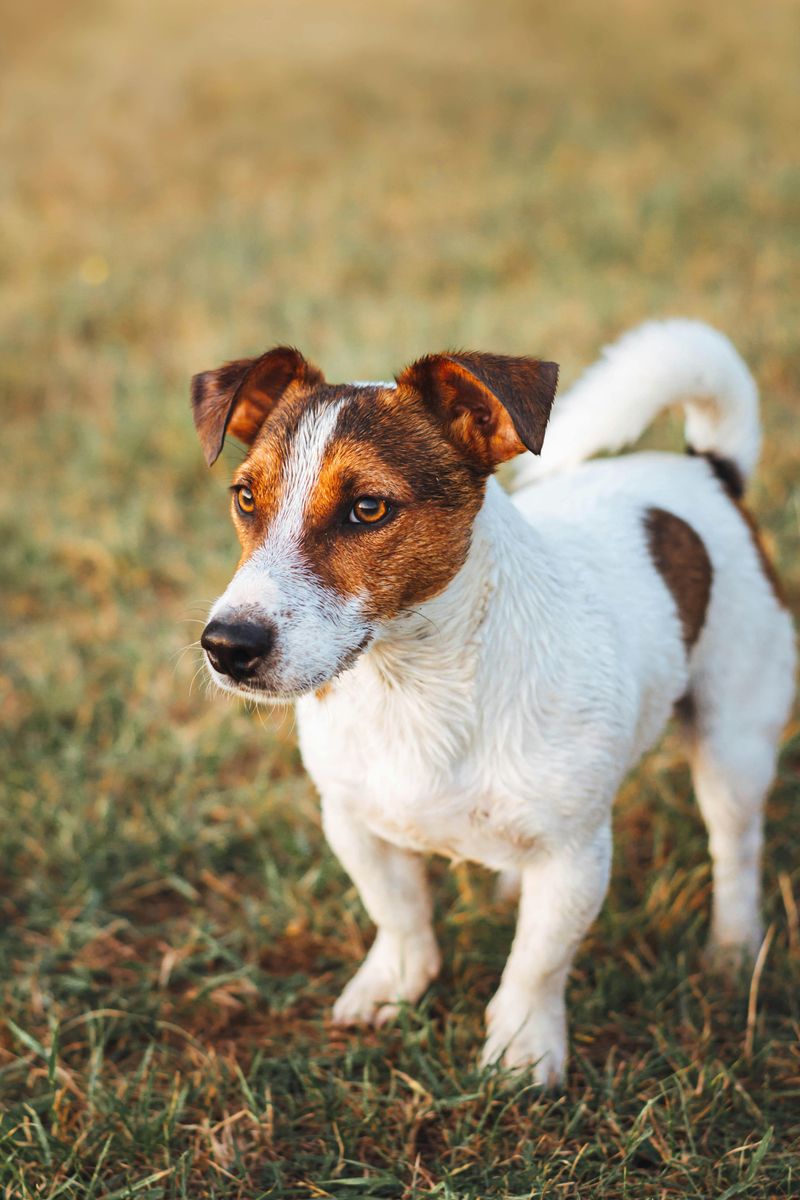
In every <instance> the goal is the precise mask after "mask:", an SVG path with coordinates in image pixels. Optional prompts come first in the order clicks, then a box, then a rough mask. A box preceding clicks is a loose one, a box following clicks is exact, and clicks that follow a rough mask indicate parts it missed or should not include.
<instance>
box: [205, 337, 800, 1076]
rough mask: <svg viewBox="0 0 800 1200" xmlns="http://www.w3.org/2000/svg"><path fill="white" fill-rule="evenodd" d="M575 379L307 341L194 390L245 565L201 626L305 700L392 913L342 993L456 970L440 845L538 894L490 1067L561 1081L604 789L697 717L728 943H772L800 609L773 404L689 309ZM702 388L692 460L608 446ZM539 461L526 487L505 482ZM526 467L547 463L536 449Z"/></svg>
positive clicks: (399, 987)
mask: <svg viewBox="0 0 800 1200" xmlns="http://www.w3.org/2000/svg"><path fill="white" fill-rule="evenodd" d="M557 376H558V368H557V367H556V365H555V364H554V363H549V362H541V361H539V360H537V359H534V358H512V357H506V356H504V355H497V354H483V353H473V352H469V353H462V352H456V353H444V354H431V355H428V356H427V357H425V358H422V359H420V360H419V361H417V362H415V363H413V364H412V365H411V366H408V367H406V368H405V370H403V371H402V372H401V373H400V374H399V375H398V376H397V379H396V381H395V382H394V383H345V384H330V383H327V382H326V381H325V379H324V377H323V375H322V373H321V372H320V371H319V370H318V369H317V368H316V367H314V366H312V365H311V364H310V363H309V362H307V361H306V359H304V358H303V356H302V355H301V354H300V353H299V352H298V351H297V350H294V349H291V348H289V347H285V346H281V347H278V348H276V349H274V350H270V351H268V352H267V353H266V354H263V355H261V357H259V358H251V359H240V360H238V361H236V362H231V363H228V364H227V365H225V366H222V367H219V368H218V369H217V370H214V371H207V372H204V373H203V374H200V375H196V376H195V377H194V379H193V382H192V404H193V409H194V420H195V424H196V426H197V431H198V434H199V436H200V441H201V443H202V447H203V450H204V452H205V457H206V460H207V461H208V463H209V465H210V464H211V463H213V462H214V461H215V459H216V458H217V456H218V455H219V453H220V450H221V449H222V444H223V441H224V439H225V435H226V433H230V434H231V435H232V436H233V437H235V438H238V439H239V440H240V441H242V442H244V443H245V444H246V445H247V446H249V448H250V449H249V453H248V454H247V457H246V458H245V459H244V461H243V462H242V463H241V465H240V466H239V467H238V468H237V470H236V473H235V476H234V481H233V488H232V492H233V497H232V510H233V521H234V524H235V526H236V531H237V533H238V535H239V539H240V542H241V545H242V557H241V560H240V562H239V566H238V569H237V571H236V573H235V575H234V576H233V579H232V580H231V582H230V584H229V586H228V588H227V590H226V591H225V592H224V594H223V595H222V596H221V597H220V599H219V600H217V602H216V603H215V604H214V606H213V608H212V609H211V613H210V618H209V622H208V625H207V626H206V628H205V631H204V633H203V636H202V639H201V642H202V646H203V649H204V651H205V656H206V660H207V664H208V668H209V671H210V674H211V677H212V679H213V680H214V682H215V683H217V684H218V685H219V686H220V687H221V688H223V689H224V690H226V691H228V692H233V693H235V694H237V695H241V696H245V697H247V698H248V699H251V700H255V701H261V700H263V701H275V700H281V701H288V700H296V701H297V714H298V728H299V734H300V745H301V749H302V754H303V760H304V763H305V765H306V767H307V769H308V771H309V773H310V775H311V777H312V779H313V780H314V783H315V784H316V786H317V788H318V790H319V792H320V795H321V797H322V819H323V825H324V829H325V834H326V837H327V839H328V841H329V843H330V845H331V847H332V849H333V851H334V852H335V853H336V855H337V856H338V857H339V859H340V861H341V863H342V864H343V866H344V867H345V869H346V870H347V872H348V873H349V874H350V876H351V878H352V879H353V881H354V883H355V884H356V886H357V887H358V890H359V892H360V894H361V897H362V899H363V901H364V905H365V907H366V909H367V912H368V913H369V915H370V917H371V918H372V920H373V921H374V922H375V925H376V926H377V934H376V937H375V941H374V943H373V945H372V948H371V949H370V951H369V953H368V955H367V957H366V959H365V960H364V962H363V964H362V965H361V967H360V968H359V970H358V971H357V973H356V974H355V976H354V977H353V978H352V979H351V980H350V982H349V983H348V985H347V986H346V988H345V989H344V991H343V993H342V995H341V996H340V997H339V999H338V1000H337V1002H336V1004H335V1005H334V1008H333V1020H334V1021H335V1022H336V1023H338V1024H342V1025H351V1024H356V1023H360V1022H372V1023H375V1024H381V1023H383V1022H384V1021H387V1020H389V1019H390V1018H391V1017H392V1016H393V1015H394V1014H395V1013H396V1012H397V1010H398V1006H399V1005H400V1004H402V1003H404V1002H406V1003H413V1002H414V1001H416V1000H417V999H418V998H419V997H420V995H421V994H422V993H423V992H424V991H425V989H426V987H427V986H428V984H429V983H430V981H431V980H432V979H433V978H434V976H435V975H436V973H437V971H438V970H439V965H440V955H439V950H438V948H437V943H436V937H435V935H434V931H433V927H432V923H431V898H430V894H429V889H428V884H427V881H426V872H425V866H424V856H425V855H426V854H443V855H447V856H448V857H450V858H451V859H454V860H458V859H468V860H471V861H473V862H478V863H483V864H485V865H486V866H487V867H490V868H492V869H494V870H496V871H499V872H501V873H504V877H505V879H506V880H508V877H509V876H510V875H512V874H513V875H514V876H516V877H517V878H518V881H519V917H518V923H517V930H516V935H515V937H514V942H513V945H512V948H511V952H510V954H509V957H508V961H507V963H506V966H505V969H504V971H503V975H502V980H501V982H500V986H499V988H498V990H497V993H496V994H495V996H494V998H493V1000H492V1001H491V1003H490V1005H489V1007H488V1011H487V1038H486V1043H485V1046H484V1050H483V1056H482V1062H483V1063H484V1064H485V1065H490V1064H496V1063H499V1064H502V1066H504V1067H506V1068H509V1069H521V1068H530V1069H532V1071H533V1074H534V1078H535V1079H536V1081H538V1082H539V1083H541V1084H553V1083H556V1082H558V1081H559V1080H560V1079H562V1077H563V1073H564V1068H565V1060H566V1052H567V1021H566V1009H565V999H564V993H565V985H566V981H567V975H568V972H569V969H570V964H571V962H572V959H573V956H574V955H575V952H576V950H577V947H578V945H579V943H580V941H581V938H582V937H583V935H584V934H585V932H586V930H587V928H588V927H589V925H590V924H591V922H592V921H593V920H594V918H595V916H596V915H597V912H598V910H599V909H600V906H601V904H602V902H603V897H604V895H605V892H606V888H607V885H608V878H609V864H610V862H611V806H612V802H613V800H614V795H615V793H616V792H617V790H618V788H619V786H620V783H621V781H622V780H623V779H624V777H625V775H626V773H627V772H628V771H630V769H631V767H633V765H634V764H635V763H636V761H637V760H638V759H639V757H640V756H641V755H642V753H643V752H644V751H646V750H647V749H648V748H649V747H651V746H653V744H654V743H655V742H656V741H657V740H658V738H659V737H660V736H661V734H662V732H663V730H664V726H665V725H666V723H667V721H668V719H669V717H670V714H671V713H672V712H673V710H674V709H676V708H677V711H678V713H679V714H680V716H681V717H682V721H683V726H684V729H685V733H686V747H687V752H688V756H689V759H690V762H691V768H692V776H693V781H694V788H695V792H696V794H697V799H698V802H699V805H700V810H701V812H702V814H703V818H704V820H705V822H706V825H707V827H708V835H709V845H710V851H711V858H712V861H713V881H714V899H713V915H712V918H711V950H712V951H713V952H714V953H715V954H716V955H717V956H720V955H721V956H722V957H723V958H726V957H730V956H732V955H741V954H742V953H747V954H752V953H753V952H754V951H755V950H757V948H758V946H759V942H760V939H761V922H760V916H759V899H760V856H761V848H762V842H763V810H764V800H765V795H766V793H767V790H768V788H769V786H770V783H771V781H772V779H773V775H774V772H775V763H776V754H777V746H778V742H779V738H780V735H781V731H782V728H783V726H784V723H785V721H786V718H787V715H788V713H789V709H790V705H791V700H792V695H793V691H794V653H795V652H794V635H793V627H792V622H791V618H790V615H789V612H788V610H787V607H786V604H785V601H784V600H783V598H782V594H781V590H780V586H779V584H778V581H777V579H776V577H775V575H774V572H773V571H772V568H771V566H770V563H769V561H768V559H767V557H766V555H765V553H764V550H763V548H762V546H761V543H760V541H759V537H758V533H757V531H756V528H755V525H754V523H753V520H752V518H751V517H750V516H749V514H748V512H747V511H746V510H745V509H744V508H743V507H742V505H741V503H740V496H741V493H742V490H743V486H744V481H745V480H746V479H747V478H748V476H749V475H750V473H751V472H752V470H753V468H754V466H755V464H756V460H757V457H758V453H759V445H760V427H759V419H758V396H757V391H756V387H755V384H754V382H753V379H752V376H751V375H750V373H749V371H748V369H747V367H746V366H745V364H744V363H743V361H742V359H741V358H740V357H739V355H738V353H737V352H736V351H735V350H734V348H733V346H732V345H731V344H730V342H729V341H728V340H727V339H726V338H725V337H723V336H722V335H721V334H719V333H717V332H715V331H714V330H712V329H710V328H708V327H707V326H705V325H702V324H699V323H696V322H692V321H684V320H670V321H665V322H660V323H650V324H646V325H643V326H641V327H640V328H638V329H635V330H634V331H633V332H631V333H629V334H627V335H626V336H625V337H623V338H622V339H621V340H620V341H619V342H618V343H616V344H615V345H613V346H611V347H610V348H608V349H607V350H606V351H605V353H604V356H603V357H602V359H601V360H600V361H599V362H598V363H597V364H596V365H595V366H594V367H592V368H591V369H590V370H589V371H588V372H587V373H586V375H584V377H583V378H582V379H581V380H580V381H579V382H578V383H577V385H576V386H575V387H573V388H572V390H571V391H569V392H568V393H567V394H566V395H565V396H564V398H563V399H562V400H561V401H560V402H559V404H558V405H556V407H555V411H554V414H553V420H552V422H550V428H549V432H548V434H547V441H546V442H545V430H546V428H547V426H548V419H549V417H550V409H551V406H552V404H553V398H554V395H555V391H556V384H557ZM675 403H679V404H682V405H683V407H684V409H685V412H686V436H687V442H688V446H689V453H690V456H689V457H686V456H683V455H677V454H666V453H639V454H631V455H628V456H625V457H622V458H613V459H605V460H601V461H596V462H586V461H585V460H586V459H587V458H588V457H589V456H590V455H592V454H595V453H597V452H598V451H603V450H617V449H619V448H621V447H622V446H623V445H624V444H626V443H628V442H630V441H633V440H634V439H636V438H637V437H638V436H639V435H640V434H641V433H642V431H643V430H644V429H645V427H646V426H647V425H648V424H649V423H650V422H651V420H652V419H653V418H654V417H655V416H656V414H657V413H658V412H659V411H660V410H661V409H663V408H665V407H666V406H668V405H671V404H675ZM525 451H529V452H532V454H531V453H528V454H527V455H526V456H525V458H524V459H523V460H521V468H520V470H519V472H518V478H517V483H518V487H517V490H516V491H515V493H514V494H513V495H509V494H507V493H506V492H505V491H503V489H502V488H501V487H500V485H499V484H498V482H497V481H496V480H495V479H493V478H492V475H493V473H494V471H495V468H496V467H497V466H498V464H500V463H503V462H505V461H506V460H508V459H511V458H513V457H515V456H516V455H518V454H523V453H524V452H525ZM533 455H541V457H540V458H538V459H537V458H534V457H533Z"/></svg>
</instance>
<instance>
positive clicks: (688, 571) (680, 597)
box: [644, 508, 713, 650]
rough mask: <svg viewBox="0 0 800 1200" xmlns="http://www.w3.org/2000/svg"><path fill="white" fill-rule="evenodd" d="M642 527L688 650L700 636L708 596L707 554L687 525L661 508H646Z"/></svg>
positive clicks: (709, 590)
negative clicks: (670, 599) (669, 594)
mask: <svg viewBox="0 0 800 1200" xmlns="http://www.w3.org/2000/svg"><path fill="white" fill-rule="evenodd" d="M644 524H645V530H646V532H647V543H648V546H649V549H650V557H651V558H652V560H653V562H654V564H655V567H656V570H657V571H658V572H659V574H660V575H661V577H662V578H663V580H664V582H665V583H666V585H667V587H668V588H669V590H670V592H671V593H672V598H673V600H674V601H675V605H676V608H677V609H678V616H679V618H680V622H681V629H682V630H683V642H684V645H685V647H686V649H687V650H690V649H691V647H692V646H693V645H694V644H695V642H696V641H697V639H698V637H699V636H700V631H701V630H702V628H703V622H704V621H705V616H706V609H707V608H708V601H709V597H710V595H711V578H712V573H713V572H712V567H711V560H710V558H709V557H708V551H707V550H706V548H705V546H704V544H703V541H702V539H701V538H700V537H699V536H698V534H697V533H695V531H694V529H692V527H691V525H688V524H687V523H686V521H683V520H682V519H681V518H680V517H676V516H675V514H674V513H671V512H667V510H666V509H664V508H649V509H648V510H647V512H646V513H645V518H644Z"/></svg>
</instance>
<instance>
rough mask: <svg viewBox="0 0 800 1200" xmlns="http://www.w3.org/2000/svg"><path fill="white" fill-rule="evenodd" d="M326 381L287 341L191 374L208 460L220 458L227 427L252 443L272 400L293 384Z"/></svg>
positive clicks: (194, 405)
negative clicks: (283, 344)
mask: <svg viewBox="0 0 800 1200" xmlns="http://www.w3.org/2000/svg"><path fill="white" fill-rule="evenodd" d="M323 382H324V377H323V375H322V372H321V371H319V370H317V368H316V367H314V366H312V365H311V363H309V362H306V360H305V359H304V358H303V356H302V354H300V352H299V351H298V350H295V349H294V348H293V347H291V346H276V347H275V349H274V350H269V351H267V353H266V354H262V355H261V356H260V357H258V358H239V359H237V360H236V361H235V362H229V363H225V364H224V366H221V367H217V368H216V370H214V371H202V372H201V373H200V374H199V375H195V376H194V377H193V379H192V411H193V413H194V423H195V427H196V429H197V435H198V437H199V438H200V444H201V445H202V447H203V452H204V454H205V456H206V462H207V463H208V465H209V466H212V465H213V464H214V463H215V462H216V460H217V459H218V458H219V455H220V451H221V450H222V446H223V443H224V441H225V435H226V433H230V434H232V435H233V437H235V438H238V439H239V440H240V441H242V442H244V443H245V444H246V445H248V446H249V445H250V444H251V443H252V442H253V441H254V440H255V438H256V436H257V434H258V432H259V430H260V429H261V427H262V425H263V424H264V421H265V420H266V418H267V417H268V416H269V414H270V413H271V412H272V410H273V408H274V407H275V405H276V404H277V403H278V401H279V400H280V399H281V397H282V396H283V395H284V393H285V392H286V390H287V389H288V388H289V387H290V386H292V385H295V386H298V385H300V386H303V387H305V388H308V387H313V386H315V385H317V384H321V383H323Z"/></svg>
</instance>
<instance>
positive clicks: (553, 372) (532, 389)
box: [397, 352, 558, 471]
mask: <svg viewBox="0 0 800 1200" xmlns="http://www.w3.org/2000/svg"><path fill="white" fill-rule="evenodd" d="M397 382H398V384H399V385H400V386H403V385H405V386H408V387H412V388H413V389H414V390H415V391H417V392H418V393H420V395H422V396H423V398H424V399H425V400H427V401H428V403H429V404H431V405H433V407H434V409H435V410H436V411H437V413H438V415H439V416H440V417H441V419H442V420H443V421H444V422H445V424H446V426H447V429H448V433H449V436H450V437H451V438H452V440H453V441H454V442H456V443H457V444H458V445H460V446H461V447H462V449H464V450H466V451H467V453H468V454H469V455H470V456H471V457H472V458H474V459H477V461H478V462H479V463H480V465H481V466H482V467H483V468H484V469H485V470H487V471H493V470H494V469H495V467H496V466H497V465H498V464H499V463H501V462H505V461H506V460H507V459H509V458H513V457H514V456H515V455H516V454H521V453H522V451H523V450H525V449H528V450H532V451H533V453H534V454H538V453H539V452H540V451H541V449H542V442H543V441H544V431H545V429H546V428H547V420H548V417H549V416H550V409H551V407H552V404H553V399H554V397H555V394H556V387H557V386H558V365H557V363H551V362H540V361H539V360H538V359H536V358H511V357H509V356H508V355H505V354H480V353H472V352H465V353H460V352H459V353H454V354H429V355H428V356H427V357H426V358H421V359H419V360H418V361H417V362H415V363H412V364H411V366H410V367H406V369H405V370H404V371H403V372H402V373H401V374H400V375H398V376H397Z"/></svg>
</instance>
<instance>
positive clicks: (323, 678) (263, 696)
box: [204, 632, 374, 704]
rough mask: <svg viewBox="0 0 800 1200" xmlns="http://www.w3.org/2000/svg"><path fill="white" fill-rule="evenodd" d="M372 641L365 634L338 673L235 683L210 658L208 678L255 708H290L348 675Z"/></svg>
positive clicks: (243, 680) (343, 661)
mask: <svg viewBox="0 0 800 1200" xmlns="http://www.w3.org/2000/svg"><path fill="white" fill-rule="evenodd" d="M373 638H374V634H373V633H371V632H370V633H367V634H365V636H364V637H363V638H362V639H361V641H360V642H359V643H358V645H356V646H354V647H352V649H350V650H348V651H347V652H346V653H345V654H344V655H343V656H342V658H341V659H340V660H339V663H338V665H337V666H336V668H335V670H333V671H330V670H325V671H319V672H315V673H314V674H312V675H307V676H303V677H302V678H300V679H298V680H297V681H290V680H282V679H274V678H268V677H267V678H263V677H259V676H258V675H254V676H253V677H252V678H249V679H235V678H233V677H232V676H230V675H224V674H222V672H220V671H218V670H216V669H215V668H214V667H213V666H212V664H211V663H210V662H209V659H208V655H207V654H206V655H204V657H205V660H206V666H207V668H208V671H209V674H210V675H211V678H212V679H213V681H214V683H215V684H216V685H217V687H218V688H219V689H220V690H221V691H223V692H227V693H228V694H229V695H233V696H242V697H243V698H244V699H246V700H251V701H254V702H255V703H256V704H291V703H292V702H293V701H295V700H300V699H301V698H302V697H303V696H309V695H312V694H313V693H314V692H317V691H319V690H320V688H324V687H326V686H327V685H328V684H330V683H333V682H334V680H336V679H338V678H339V677H340V676H341V675H343V674H344V673H345V672H346V671H349V670H350V668H351V667H353V666H355V664H356V662H357V661H358V659H359V658H360V657H361V655H362V654H363V653H364V651H365V650H367V648H368V647H369V645H370V643H371V642H372V641H373Z"/></svg>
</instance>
